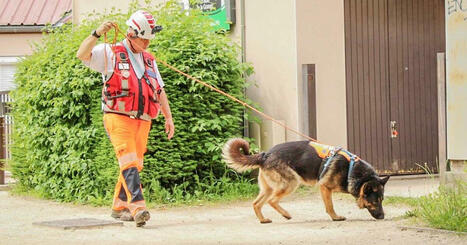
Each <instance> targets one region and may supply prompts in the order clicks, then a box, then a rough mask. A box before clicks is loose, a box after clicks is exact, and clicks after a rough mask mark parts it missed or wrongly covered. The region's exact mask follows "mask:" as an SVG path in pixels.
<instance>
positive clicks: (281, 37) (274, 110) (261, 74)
mask: <svg viewBox="0 0 467 245" xmlns="http://www.w3.org/2000/svg"><path fill="white" fill-rule="evenodd" d="M295 12H296V9H295V0H255V1H250V0H246V1H245V28H246V30H245V32H246V61H247V62H251V63H252V64H253V66H254V68H255V74H254V75H253V76H252V77H251V79H253V80H255V81H256V84H257V87H256V86H251V87H249V88H248V89H247V96H248V97H249V98H250V99H251V100H253V101H255V102H257V103H258V104H259V105H260V106H261V107H262V108H263V109H264V112H265V113H266V114H268V115H270V116H272V117H273V118H276V119H279V120H283V121H284V122H285V123H286V124H287V125H288V126H290V127H292V128H295V129H297V128H298V104H297V93H298V91H297V90H298V88H297V47H296V36H297V35H296V19H295ZM273 128H274V129H275V130H274V131H275V132H273ZM261 131H262V132H261V141H262V145H261V147H262V148H263V149H267V148H269V147H270V146H272V145H273V144H277V143H281V141H284V140H291V139H294V138H296V136H295V135H293V133H290V132H287V133H286V139H284V138H283V136H282V137H280V135H284V133H285V131H284V129H282V128H277V127H275V125H273V124H271V122H270V121H267V120H266V121H264V123H263V124H262V125H261ZM252 133H253V134H255V132H252ZM277 136H279V137H277ZM273 139H274V140H273Z"/></svg>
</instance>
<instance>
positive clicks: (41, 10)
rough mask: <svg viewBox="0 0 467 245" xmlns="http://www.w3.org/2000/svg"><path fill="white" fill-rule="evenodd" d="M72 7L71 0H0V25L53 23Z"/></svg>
mask: <svg viewBox="0 0 467 245" xmlns="http://www.w3.org/2000/svg"><path fill="white" fill-rule="evenodd" d="M71 8H72V0H0V26H37V25H45V24H55V23H57V22H58V21H59V20H60V19H61V18H62V17H63V14H64V13H66V12H69V11H70V10H71Z"/></svg>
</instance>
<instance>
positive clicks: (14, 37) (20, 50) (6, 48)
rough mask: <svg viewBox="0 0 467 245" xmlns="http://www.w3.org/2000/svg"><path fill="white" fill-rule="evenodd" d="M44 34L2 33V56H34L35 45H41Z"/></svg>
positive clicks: (0, 43) (0, 36) (0, 42)
mask: <svg viewBox="0 0 467 245" xmlns="http://www.w3.org/2000/svg"><path fill="white" fill-rule="evenodd" d="M41 38H42V33H1V34H0V47H3V48H1V49H0V56H25V55H29V54H32V50H33V49H32V46H31V44H33V43H39V42H40V41H41Z"/></svg>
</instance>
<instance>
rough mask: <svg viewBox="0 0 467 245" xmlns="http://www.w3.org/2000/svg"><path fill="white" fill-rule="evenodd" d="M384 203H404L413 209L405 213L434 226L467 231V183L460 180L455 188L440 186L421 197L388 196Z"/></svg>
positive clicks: (406, 215) (409, 216)
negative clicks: (433, 191)
mask: <svg viewBox="0 0 467 245" xmlns="http://www.w3.org/2000/svg"><path fill="white" fill-rule="evenodd" d="M384 204H392V205H398V204H404V205H408V206H410V207H412V208H413V209H412V210H410V211H407V212H406V213H405V215H404V216H405V217H406V218H413V219H416V220H417V221H419V222H422V223H424V224H428V225H429V226H431V227H433V228H438V229H445V230H451V231H459V232H467V183H466V182H459V183H457V185H456V187H455V188H439V190H438V191H437V192H435V193H433V194H430V195H428V196H423V197H419V198H406V197H388V198H386V199H385V200H384Z"/></svg>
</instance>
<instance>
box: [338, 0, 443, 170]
mask: <svg viewBox="0 0 467 245" xmlns="http://www.w3.org/2000/svg"><path fill="white" fill-rule="evenodd" d="M344 9H345V40H346V41H345V45H346V84H347V121H348V123H347V128H348V144H349V149H350V150H351V151H353V152H355V153H356V154H359V155H360V156H361V157H362V158H363V159H366V160H368V161H369V162H370V163H372V164H373V166H375V168H376V169H377V170H378V172H379V173H387V174H404V173H420V172H425V170H424V168H427V169H429V170H430V171H435V172H436V171H437V155H438V150H437V149H438V125H437V84H436V82H437V81H436V74H437V73H436V61H437V59H436V54H437V52H444V50H445V35H444V33H445V31H444V2H443V1H442V0H344Z"/></svg>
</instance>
